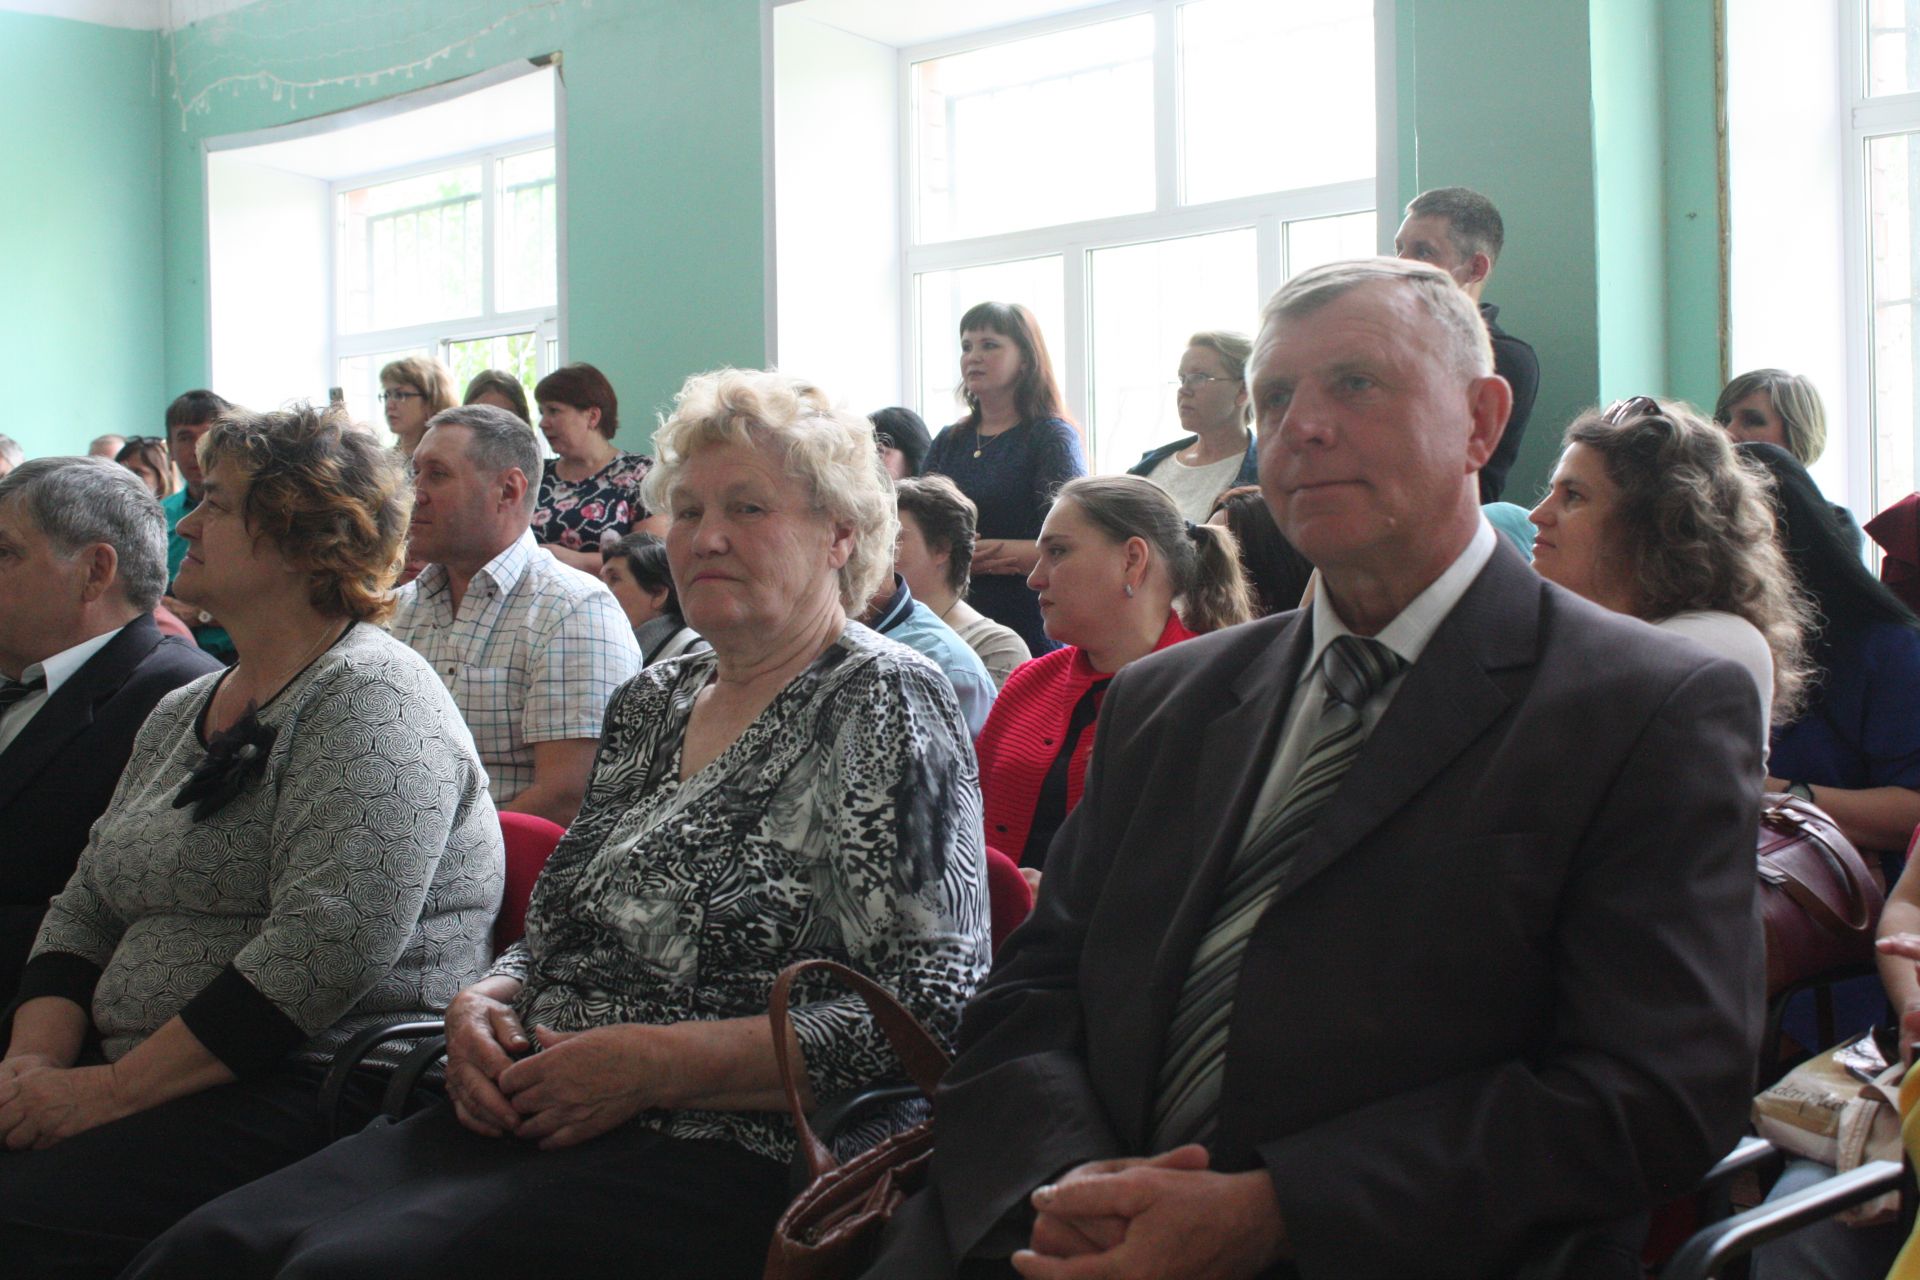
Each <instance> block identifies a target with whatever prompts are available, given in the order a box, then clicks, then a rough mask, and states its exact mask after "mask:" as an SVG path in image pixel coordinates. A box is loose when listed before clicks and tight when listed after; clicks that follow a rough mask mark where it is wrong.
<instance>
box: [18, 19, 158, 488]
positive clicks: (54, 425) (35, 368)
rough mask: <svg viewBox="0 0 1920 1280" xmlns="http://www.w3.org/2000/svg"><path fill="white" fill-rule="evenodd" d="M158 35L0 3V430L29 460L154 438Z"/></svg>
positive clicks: (155, 400) (156, 430) (156, 372)
mask: <svg viewBox="0 0 1920 1280" xmlns="http://www.w3.org/2000/svg"><path fill="white" fill-rule="evenodd" d="M155 44H156V40H155V37H154V36H153V35H152V33H150V32H140V31H124V30H120V29H118V28H112V27H99V26H92V25H89V24H87V23H81V22H69V21H67V20H65V19H61V18H47V17H40V16H37V15H31V14H20V13H0V119H3V120H6V121H7V122H8V123H7V127H6V129H5V130H0V351H4V352H6V354H7V367H8V369H9V370H10V371H11V372H12V375H13V377H14V378H15V379H16V380H17V381H18V382H20V383H21V384H22V385H21V387H20V388H19V389H18V390H17V391H16V394H15V396H14V403H15V404H16V405H18V406H20V409H19V410H17V411H16V412H15V413H14V414H11V415H8V416H7V417H6V418H5V419H4V420H0V431H3V432H5V433H6V434H8V435H10V436H12V437H13V438H14V439H16V440H18V441H19V442H20V444H21V447H22V448H24V449H25V450H26V452H27V453H28V455H29V456H32V455H39V454H55V453H81V452H84V451H85V450H86V447H87V442H88V441H89V440H91V439H93V437H95V436H97V435H101V434H104V433H106V432H109V431H112V432H117V433H119V434H121V435H139V434H158V432H159V422H158V417H157V413H156V411H155V408H154V406H155V405H156V404H157V403H158V402H159V400H160V397H161V394H162V377H161V361H162V354H163V345H164V335H163V332H162V327H161V303H160V297H161V294H160V283H161V270H162V265H161V247H160V224H159V212H160V113H159V109H158V96H157V91H156V86H155V79H154V72H155V65H156V64H155V56H154V50H155Z"/></svg>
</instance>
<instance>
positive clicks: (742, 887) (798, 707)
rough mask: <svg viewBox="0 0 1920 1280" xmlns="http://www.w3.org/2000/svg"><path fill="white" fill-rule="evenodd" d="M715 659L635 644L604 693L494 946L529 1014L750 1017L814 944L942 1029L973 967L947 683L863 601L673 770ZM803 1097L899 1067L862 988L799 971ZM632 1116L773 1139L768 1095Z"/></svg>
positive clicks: (783, 1121)
mask: <svg viewBox="0 0 1920 1280" xmlns="http://www.w3.org/2000/svg"><path fill="white" fill-rule="evenodd" d="M715 663H716V659H715V657H714V655H713V654H712V653H710V652H709V653H700V654H694V655H690V656H688V657H684V658H680V659H677V660H675V661H672V662H665V663H661V664H660V665H658V666H655V667H649V668H648V669H647V670H646V671H644V672H642V673H641V674H640V675H639V676H637V677H635V678H634V679H633V680H632V681H630V682H629V683H628V684H626V685H625V686H624V687H623V688H622V689H621V690H620V692H619V693H618V694H616V695H615V696H614V700H613V703H612V705H611V706H610V707H609V708H608V710H607V724H606V734H605V737H604V738H603V740H602V743H601V747H600V755H599V759H598V760H597V761H596V762H595V764H594V772H593V779H592V781H591V783H589V785H588V788H587V796H586V800H585V802H584V803H583V804H582V806H581V809H580V816H579V818H577V819H576V820H575V821H574V824H573V826H572V827H570V828H569V829H568V831H567V834H566V837H565V838H564V839H563V840H562V841H561V842H560V846H559V848H557V849H555V850H554V853H553V857H552V858H551V859H550V860H549V861H548V863H547V865H546V868H545V870H544V871H542V873H541V875H540V880H539V882H538V884H536V885H535V887H534V891H533V898H532V901H531V902H530V904H529V907H528V911H527V934H526V938H525V940H524V941H522V942H520V943H518V944H516V945H515V946H513V947H512V948H511V949H509V950H508V951H507V952H506V953H505V954H504V955H503V956H501V958H500V960H499V961H498V962H497V963H496V965H495V967H494V972H495V973H497V974H506V975H509V976H512V977H514V978H518V979H520V980H521V981H523V982H524V983H525V986H524V987H523V988H522V989H521V992H520V995H519V997H518V999H517V1001H516V1003H517V1005H518V1008H519V1012H520V1015H521V1018H522V1019H523V1021H524V1022H525V1023H526V1025H528V1026H536V1025H538V1026H547V1027H552V1028H554V1029H556V1030H561V1031H578V1030H585V1029H588V1028H592V1027H598V1026H605V1025H608V1024H612V1023H652V1024H664V1023H673V1022H682V1021H689V1020H713V1019H723V1018H743V1017H756V1016H764V1015H765V1013H766V1011H767V998H768V995H769V993H770V992H771V990H772V988H773V980H774V977H775V976H776V975H777V974H778V973H779V972H780V970H781V969H783V968H784V967H786V966H787V965H789V964H791V963H793V962H794V961H796V960H804V959H811V958H815V957H825V958H828V959H834V960H839V961H841V962H842V963H844V964H847V965H849V966H851V967H853V968H855V969H858V970H860V971H861V972H863V973H865V974H867V975H868V976H869V977H871V978H873V979H874V980H875V981H877V982H879V983H880V984H881V985H882V986H884V987H886V988H887V989H888V990H890V991H892V992H893V993H894V994H895V995H896V996H898V997H899V998H900V1001H901V1003H903V1004H905V1005H906V1006H907V1007H908V1008H909V1009H911V1010H912V1011H913V1012H914V1014H915V1015H916V1016H917V1017H918V1018H919V1019H920V1020H921V1022H922V1023H923V1024H924V1025H925V1026H926V1027H927V1028H928V1030H930V1031H932V1032H933V1033H934V1034H935V1035H936V1036H938V1037H940V1038H941V1039H943V1040H946V1041H948V1042H951V1038H952V1036H953V1034H954V1032H955V1031H956V1030H957V1029H958V1027H959V1023H960V1009H961V1006H962V1005H964V1004H965V1003H966V1001H967V999H968V997H970V996H971V995H972V994H973V990H974V987H975V986H976V985H978V983H979V982H980V980H981V978H983V977H984V976H985V975H986V972H987V965H988V961H989V952H990V944H989V940H988V929H987V899H986V879H985V877H986V870H985V858H986V855H985V852H984V846H983V844H982V840H981V827H980V785H979V775H978V772H977V770H976V768H975V765H974V758H973V751H972V750H971V748H970V747H969V746H968V743H967V726H966V722H965V721H964V720H963V719H962V718H961V716H960V708H959V705H958V704H957V703H956V702H955V700H954V695H953V689H952V686H951V685H949V684H948V683H947V680H946V678H945V677H944V676H942V675H941V674H940V672H939V671H938V670H937V669H936V668H935V667H934V666H933V665H932V664H931V663H929V662H926V661H925V660H924V659H922V658H920V657H919V656H918V655H916V654H914V653H912V652H911V651H910V650H907V649H905V648H903V647H901V646H900V645H897V644H894V643H893V642H892V641H890V640H886V639H884V638H882V637H880V636H878V635H875V634H874V633H873V632H872V631H869V630H868V629H867V628H865V627H863V626H861V625H860V624H859V623H855V622H849V623H848V624H847V626H846V630H845V631H844V632H843V633H842V635H841V636H840V638H839V639H838V640H837V641H836V642H835V643H834V644H832V645H831V646H829V647H828V649H827V651H826V652H825V653H824V654H822V655H821V656H820V657H819V658H817V659H815V660H814V662H813V663H812V665H811V666H809V667H808V668H807V669H806V670H805V671H804V672H802V673H801V674H800V675H799V676H797V677H795V679H794V680H793V682H792V683H791V684H789V685H788V686H787V687H786V688H785V689H784V690H782V691H781V692H780V694H779V695H778V696H777V697H776V698H775V699H774V700H773V702H772V704H771V705H769V706H768V707H767V709H766V710H765V711H763V712H761V713H760V715H759V717H758V718H757V719H756V720H755V721H754V722H753V723H752V724H751V725H750V726H748V728H747V730H746V731H745V732H744V733H742V734H741V735H740V737H739V738H738V739H737V740H735V741H734V743H733V744H732V745H731V746H729V747H728V748H727V749H726V750H725V751H723V752H721V753H720V755H719V756H718V757H717V758H716V759H714V760H713V761H712V762H711V763H710V764H708V765H707V766H706V767H705V768H703V769H701V770H700V771H699V772H698V773H696V774H694V775H693V776H692V777H691V778H688V779H687V780H686V781H684V782H683V781H681V779H680V758H681V750H682V747H683V744H684V741H685V736H686V728H687V721H688V717H689V716H690V714H691V713H692V710H693V703H694V698H695V696H696V695H697V694H698V693H699V692H700V690H701V689H702V688H704V687H705V686H706V684H707V683H708V682H709V680H710V679H711V678H712V676H713V672H714V666H715ZM795 990H796V995H795V998H794V1007H793V1027H794V1033H795V1035H796V1036H797V1037H798V1038H799V1041H800V1048H801V1050H802V1052H803V1053H804V1055H805V1059H806V1065H807V1073H808V1076H809V1078H810V1080H811V1082H812V1086H813V1091H814V1096H815V1097H819V1098H827V1097H832V1096H834V1095H836V1094H840V1093H845V1092H847V1091H849V1090H851V1089H854V1088H857V1087H860V1086H863V1085H865V1084H868V1083H870V1082H873V1081H877V1080H880V1079H882V1078H885V1077H887V1076H889V1075H892V1074H895V1073H897V1072H898V1070H899V1067H898V1065H897V1063H896V1059H895V1058H894V1055H893V1051H892V1049H890V1048H889V1047H888V1045H887V1043H886V1040H885V1038H884V1037H883V1036H882V1035H881V1033H880V1031H879V1029H878V1028H877V1027H876V1026H875V1025H874V1023H873V1020H872V1019H871V1018H870V1017H869V1016H868V1014H867V1011H866V1007H865V1006H864V1005H863V1004H861V1002H860V1001H859V999H858V998H857V997H855V996H853V995H851V994H849V993H847V992H845V991H844V989H839V988H833V987H831V986H830V985H828V984H821V985H817V986H813V987H808V986H807V984H805V983H802V984H801V986H800V987H797V988H796V989H795ZM634 1123H639V1124H646V1125H650V1126H652V1127H654V1128H657V1129H659V1130H660V1131H662V1132H664V1133H667V1134H669V1135H670V1136H673V1137H678V1138H691V1139H702V1138H705V1139H719V1140H721V1141H726V1142H731V1143H734V1144H736V1145H738V1146H742V1147H745V1148H746V1149H747V1150H749V1151H751V1152H754V1153H756V1154H759V1155H762V1156H766V1157H770V1158H772V1159H775V1160H780V1161H785V1160H787V1159H788V1158H790V1156H791V1155H792V1151H793V1143H794V1135H793V1126H792V1123H791V1121H790V1120H789V1119H788V1118H787V1115H786V1113H785V1112H774V1111H698V1110H683V1111H660V1112H648V1113H643V1114H642V1115H641V1116H640V1117H638V1118H637V1119H636V1120H635V1121H634Z"/></svg>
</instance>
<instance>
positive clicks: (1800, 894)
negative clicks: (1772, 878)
mask: <svg viewBox="0 0 1920 1280" xmlns="http://www.w3.org/2000/svg"><path fill="white" fill-rule="evenodd" d="M1788 800H1789V802H1788V803H1781V804H1775V805H1772V806H1769V807H1768V809H1767V810H1766V812H1765V813H1764V814H1763V815H1762V818H1763V820H1765V819H1772V820H1773V822H1774V824H1775V825H1781V826H1784V825H1791V826H1792V827H1793V828H1794V829H1795V830H1796V831H1797V832H1798V833H1799V834H1800V835H1803V836H1805V837H1806V838H1807V839H1809V840H1811V841H1812V842H1813V843H1814V844H1815V845H1817V846H1818V847H1819V849H1820V852H1821V854H1822V855H1824V856H1825V857H1826V860H1827V861H1828V862H1829V863H1831V864H1832V865H1833V868H1834V870H1835V871H1837V872H1839V874H1840V879H1841V882H1842V883H1843V884H1845V885H1846V889H1847V911H1848V916H1850V917H1853V918H1850V919H1849V918H1845V917H1842V916H1841V915H1840V913H1839V912H1837V911H1835V910H1834V909H1833V907H1832V906H1831V905H1829V904H1828V903H1827V901H1826V899H1824V898H1822V897H1821V896H1820V895H1819V894H1818V893H1815V892H1814V891H1813V889H1812V887H1810V886H1809V885H1808V884H1807V882H1806V881H1804V880H1802V879H1801V878H1800V877H1799V876H1796V875H1795V874H1793V871H1792V870H1791V869H1790V868H1788V867H1787V866H1786V864H1785V863H1783V862H1780V861H1777V860H1776V859H1773V858H1764V861H1765V862H1766V864H1767V866H1768V867H1769V868H1770V869H1771V870H1772V871H1773V872H1774V873H1775V874H1776V875H1778V876H1779V878H1780V886H1781V888H1783V889H1785V890H1786V892H1787V896H1788V897H1790V898H1792V899H1793V900H1794V901H1795V902H1797V903H1799V904H1800V906H1801V907H1802V908H1804V909H1805V910H1806V913H1807V914H1808V915H1810V916H1812V917H1813V918H1814V919H1815V920H1816V921H1818V922H1819V923H1820V925H1821V926H1822V927H1824V928H1826V929H1827V930H1828V931H1830V932H1832V933H1837V934H1847V933H1863V932H1865V931H1866V930H1868V929H1870V928H1872V927H1873V905H1872V899H1871V895H1870V894H1869V892H1868V889H1867V884H1866V883H1863V881H1862V874H1863V873H1864V871H1865V869H1866V868H1865V865H1864V864H1862V863H1860V862H1859V860H1858V858H1857V857H1855V858H1848V857H1847V856H1846V855H1844V854H1842V853H1841V852H1840V850H1839V849H1837V848H1835V847H1834V843H1833V841H1831V840H1829V839H1828V838H1827V835H1826V832H1825V831H1823V830H1822V829H1821V827H1822V823H1821V822H1820V821H1819V819H1824V818H1826V816H1827V815H1826V814H1825V813H1824V812H1822V811H1821V810H1818V809H1813V810H1812V811H1811V812H1808V811H1807V809H1806V808H1803V807H1802V804H1801V803H1799V802H1798V797H1789V798H1788ZM1829 821H1830V819H1829Z"/></svg>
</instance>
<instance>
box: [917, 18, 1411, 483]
mask: <svg viewBox="0 0 1920 1280" xmlns="http://www.w3.org/2000/svg"><path fill="white" fill-rule="evenodd" d="M1279 66H1284V67H1285V68H1286V71H1285V74H1278V73H1277V72H1276V71H1275V68H1276V67H1279ZM903 68H904V79H905V89H904V92H905V97H906V105H907V111H908V119H907V129H906V134H907V151H908V157H907V159H908V163H907V167H906V171H905V174H904V179H905V180H904V183H903V198H902V202H901V203H902V219H903V222H904V224H905V233H904V235H903V240H904V243H905V245H906V249H905V256H906V265H907V275H908V278H909V281H910V288H909V289H907V290H906V291H905V294H906V296H905V297H904V298H903V299H902V305H903V310H904V313H905V316H904V318H905V321H906V323H907V325H908V329H909V332H911V333H912V335H913V338H912V341H911V342H909V343H908V344H907V360H908V363H909V366H910V367H909V368H908V369H907V371H906V376H905V378H904V381H905V383H906V385H907V386H909V387H911V388H913V389H914V392H915V394H917V396H918V407H919V409H920V411H921V413H922V414H923V415H924V416H925V417H926V418H927V420H928V422H929V423H930V424H932V425H933V426H934V427H935V428H936V429H937V428H938V426H939V425H940V424H942V423H945V422H948V421H951V420H953V419H954V418H955V417H957V416H958V414H959V411H960V410H959V407H958V405H957V403H956V401H955V400H954V384H955V380H956V374H957V364H958V359H959V340H958V334H957V332H956V328H957V325H958V323H959V319H960V316H961V315H962V314H964V312H965V311H966V309H967V308H968V307H969V306H971V305H973V304H974V303H976V302H981V301H985V300H989V299H991V300H996V301H1003V302H1020V303H1025V304H1026V305H1027V306H1028V307H1030V308H1031V309H1032V310H1033V312H1034V314H1035V316H1036V317H1037V319H1038V320H1039V322H1040V325H1041V328H1042V330H1043V332H1044V334H1045V336H1046V340H1047V343H1048V345H1049V347H1050V348H1051V351H1052V355H1053V359H1054V365H1055V369H1056V372H1057V373H1058V374H1059V375H1060V377H1061V381H1062V387H1063V390H1064V391H1065V393H1066V397H1067V401H1068V404H1069V407H1070V408H1071V409H1072V410H1073V412H1074V413H1075V415H1076V416H1077V417H1078V418H1079V420H1080V421H1081V422H1082V424H1083V425H1084V426H1085V427H1086V429H1087V436H1088V445H1089V449H1090V455H1091V456H1090V459H1089V460H1090V462H1091V463H1092V465H1093V467H1094V469H1095V470H1097V471H1119V470H1124V469H1125V468H1126V467H1127V466H1129V465H1131V464H1132V463H1134V462H1135V461H1137V460H1138V459H1139V456H1140V454H1141V453H1142V452H1144V451H1145V450H1147V449H1148V448H1150V447H1152V446H1154V445H1157V444H1162V443H1164V442H1166V441H1168V440H1171V439H1173V438H1175V436H1176V435H1178V433H1179V423H1178V416H1177V414H1176V413H1175V410H1174V395H1173V375H1174V370H1175V366H1176V365H1177V364H1178V362H1179V359H1180V356H1181V353H1182V351H1183V350H1184V346H1185V341H1186V338H1187V336H1188V335H1189V334H1191V333H1193V332H1195V331H1197V330H1202V329H1238V330H1242V331H1251V330H1252V329H1253V327H1254V325H1255V322H1256V320H1257V317H1258V311H1259V306H1260V302H1261V300H1262V299H1263V298H1265V297H1266V296H1267V295H1268V294H1270V293H1271V292H1272V291H1273V290H1274V289H1276V288H1278V287H1279V285H1280V284H1281V283H1282V282H1283V281H1284V280H1285V279H1286V278H1287V277H1288V276H1290V275H1292V274H1293V273H1294V272H1296V271H1299V270H1300V269H1302V268H1304V267H1307V266H1311V265H1314V264H1315V263H1319V262H1325V261H1331V260H1333V259H1337V258H1342V257H1353V256H1358V255H1364V254H1368V253H1372V252H1374V251H1375V250H1376V247H1377V229H1376V225H1375V218H1374V214H1373V208H1374V163H1375V162H1374V156H1375V143H1374V138H1375V127H1374V35H1373V3H1372V0H1314V2H1313V3H1299V4H1293V3H1289V4H1276V3H1273V0H1136V2H1133V3H1121V4H1117V5H1108V6H1104V7H1103V8H1101V9H1100V10H1099V11H1098V17H1097V19H1096V20H1089V19H1088V18H1087V17H1085V16H1080V17H1078V18H1069V19H1052V20H1048V21H1045V22H1039V23H1033V24H1028V25H1026V26H1023V27H1020V28H1016V29H1013V30H1003V31H1000V32H998V33H995V34H994V35H993V36H992V38H991V39H990V40H983V39H981V38H978V37H974V38H970V39H967V40H962V41H950V42H946V43H944V44H942V45H933V46H923V47H921V48H917V49H910V50H908V51H907V52H906V55H905V57H904V58H903Z"/></svg>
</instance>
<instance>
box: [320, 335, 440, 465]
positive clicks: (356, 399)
mask: <svg viewBox="0 0 1920 1280" xmlns="http://www.w3.org/2000/svg"><path fill="white" fill-rule="evenodd" d="M426 354H428V352H427V349H426V348H425V347H412V348H409V349H406V350H402V351H388V352H384V353H382V354H380V355H377V356H347V357H345V358H343V359H342V360H341V361H340V368H339V382H338V384H337V385H338V386H339V387H340V389H341V391H342V392H343V393H344V394H345V396H346V401H347V413H348V414H349V415H351V416H352V418H353V420H354V421H355V422H359V423H363V424H365V425H366V426H369V427H372V428H373V430H374V431H375V432H376V433H378V435H379V436H380V438H381V439H383V440H385V441H386V442H387V443H388V444H392V443H393V433H392V432H391V431H388V430H387V415H386V411H385V409H384V408H383V407H382V405H381V404H380V370H382V369H383V368H385V367H386V366H387V365H388V364H390V363H392V362H393V361H395V360H398V359H400V358H401V357H403V356H424V355H426Z"/></svg>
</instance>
